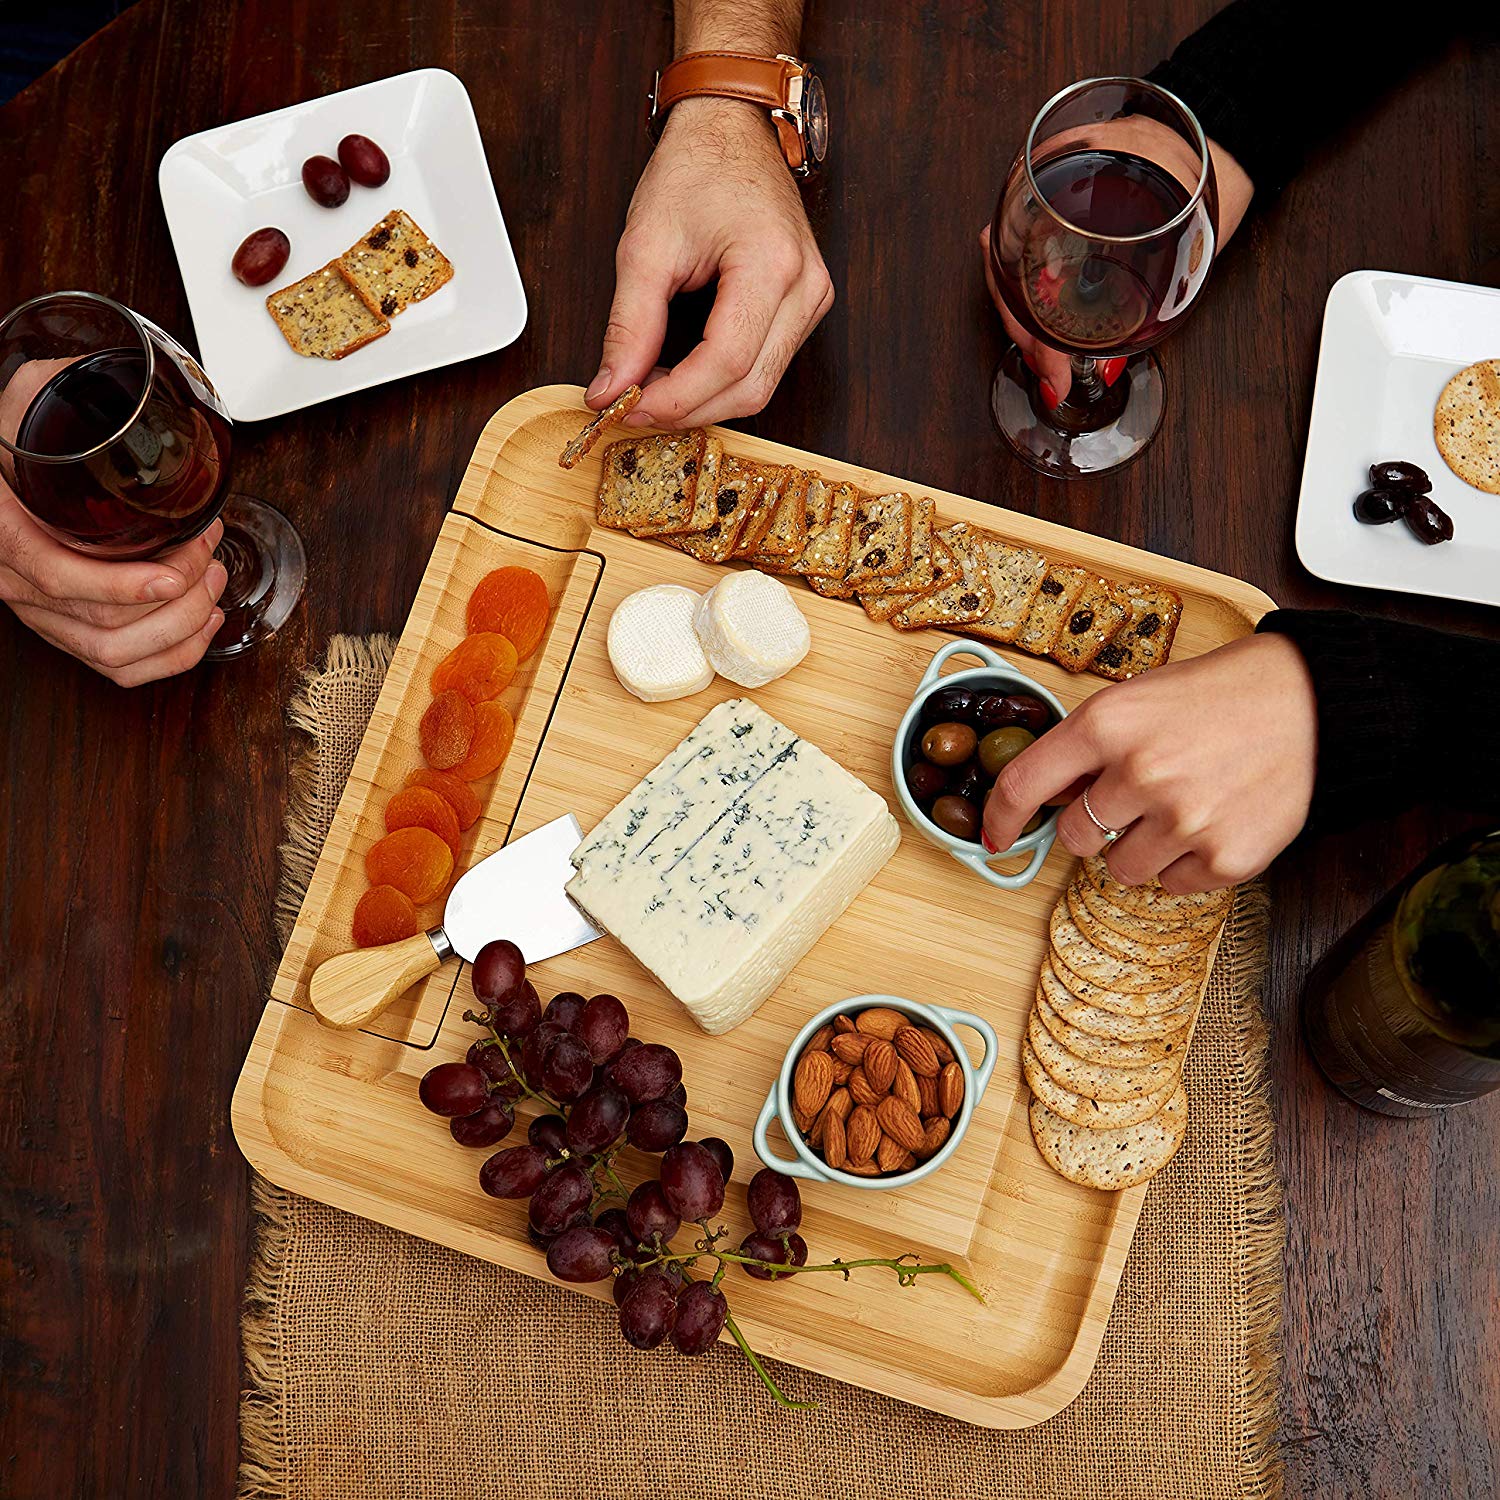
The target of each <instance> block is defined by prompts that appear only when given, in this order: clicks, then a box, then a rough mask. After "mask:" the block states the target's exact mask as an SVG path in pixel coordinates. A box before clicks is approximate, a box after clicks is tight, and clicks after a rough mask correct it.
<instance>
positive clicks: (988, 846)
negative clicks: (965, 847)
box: [979, 829, 1000, 854]
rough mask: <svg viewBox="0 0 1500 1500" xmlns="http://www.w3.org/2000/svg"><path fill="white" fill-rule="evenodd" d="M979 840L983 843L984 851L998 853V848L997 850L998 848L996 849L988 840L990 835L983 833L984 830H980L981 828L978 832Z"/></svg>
mask: <svg viewBox="0 0 1500 1500" xmlns="http://www.w3.org/2000/svg"><path fill="white" fill-rule="evenodd" d="M979 840H980V842H981V843H982V844H983V845H984V848H985V852H986V853H987V854H998V853H999V852H1000V851H999V850H998V849H997V848H996V847H995V846H994V845H993V844H992V843H991V842H990V836H989V834H987V833H985V832H984V831H983V830H982V829H981V830H980V834H979Z"/></svg>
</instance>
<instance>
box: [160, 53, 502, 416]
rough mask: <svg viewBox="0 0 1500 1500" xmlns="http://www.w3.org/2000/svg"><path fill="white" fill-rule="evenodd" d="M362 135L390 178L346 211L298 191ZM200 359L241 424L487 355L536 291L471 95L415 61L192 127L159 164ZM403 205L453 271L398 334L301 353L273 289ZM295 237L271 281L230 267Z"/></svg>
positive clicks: (360, 191) (355, 190)
mask: <svg viewBox="0 0 1500 1500" xmlns="http://www.w3.org/2000/svg"><path fill="white" fill-rule="evenodd" d="M351 133H357V134H360V135H367V136H369V137H370V139H371V140H373V141H375V142H376V143H377V144H378V145H379V146H380V147H381V148H382V149H383V150H384V151H385V153H386V155H387V156H388V157H389V158H390V162H391V175H390V179H389V180H388V181H387V182H386V183H385V184H384V186H382V187H378V188H364V187H360V186H359V185H358V184H357V183H356V184H354V185H353V186H352V187H351V188H350V190H349V198H348V201H347V202H345V203H344V204H342V205H341V206H340V207H338V208H333V209H329V208H320V207H319V206H318V205H317V204H316V203H314V202H313V200H312V199H311V198H309V197H308V195H307V192H306V190H305V189H304V188H303V186H302V163H303V162H304V161H305V160H306V159H307V158H308V157H309V156H316V155H323V156H336V155H337V152H338V143H339V141H340V140H341V139H342V138H343V137H344V136H346V135H349V134H351ZM157 178H158V183H159V185H160V188H161V198H162V205H163V207H164V208H165V209H166V215H167V226H168V228H169V229H170V230H171V233H172V244H173V247H174V248H175V250H176V252H177V262H178V265H179V266H180V268H181V270H182V280H183V284H184V286H185V287H186V288H187V296H188V306H189V307H190V308H191V310H192V315H193V327H194V329H195V330H196V332H197V335H198V347H199V352H200V356H201V358H202V362H203V365H204V368H205V369H206V370H207V371H208V373H209V375H210V376H211V377H212V379H213V382H214V384H215V385H216V386H217V387H218V390H219V392H220V394H221V395H222V396H223V397H224V400H225V402H226V403H227V405H228V407H229V412H230V415H231V416H232V417H234V419H235V420H236V421H240V422H255V421H260V420H262V419H264V418H266V417H276V416H281V415H282V414H284V413H286V412H289V411H297V410H299V409H300V408H302V407H304V406H311V405H313V404H315V403H316V402H319V401H327V400H330V399H331V398H333V397H335V396H346V395H348V394H349V393H350V392H351V391H361V390H365V389H367V388H369V387H370V386H374V385H382V384H384V383H385V382H386V381H388V380H399V379H400V378H401V377H403V376H405V375H415V374H417V373H419V372H420V371H423V370H433V369H437V368H438V367H439V366H442V365H449V364H456V363H458V362H459V361H460V360H465V359H473V358H474V357H475V356H476V355H480V354H489V353H492V352H493V351H494V350H496V349H503V348H504V347H505V346H506V345H507V344H509V343H511V342H513V341H514V340H515V339H516V338H517V337H518V336H519V334H520V332H521V330H522V329H523V328H524V327H525V326H526V293H525V290H524V289H523V287H522V286H521V273H520V271H519V269H518V268H517V266H516V258H515V254H514V252H513V251H512V250H511V245H510V238H509V236H508V235H507V234H506V232H505V221H504V219H502V217H501V215H500V204H499V202H498V201H497V200H496V197H495V187H494V184H493V183H492V182H491V181H490V173H489V167H488V165H487V164H486V162H485V157H484V144H483V142H482V141H481V140H480V137H479V124H478V122H477V121H476V120H475V118H474V106H473V104H472V103H471V102H470V99H469V95H468V91H467V90H466V89H465V88H464V86H463V84H462V83H460V82H459V81H458V79H457V78H455V77H454V76H453V74H452V73H447V72H444V71H443V70H442V69H441V68H420V69H418V70H417V71H415V72H412V73H400V74H397V75H396V76H395V77H394V78H382V79H380V80H378V81H377V82H375V83H366V84H362V85H361V86H360V87H358V88H353V89H345V90H344V91H343V92H342V93H338V94H327V95H325V96H324V97H323V98H321V99H309V100H307V101H305V102H304V103H302V104H294V105H291V106H289V107H288V108H286V109H278V110H274V111H273V112H272V113H270V114H266V115H256V116H255V117H254V118H253V119H250V120H239V121H236V122H235V123H233V124H230V125H220V126H218V127H217V128H215V129H213V130H205V131H202V132H200V133H199V134H198V135H191V136H187V137H185V138H184V139H183V140H180V141H178V142H177V143H176V144H175V145H174V146H172V147H170V148H169V150H168V151H167V153H166V155H165V156H163V157H162V159H161V166H160V168H159V170H158V173H157ZM393 208H404V209H405V210H406V211H407V213H409V214H410V215H411V216H412V218H413V219H415V220H416V221H417V223H418V224H419V225H421V227H422V228H423V229H424V230H426V232H427V234H428V235H429V236H430V237H431V239H432V241H433V243H434V244H436V245H437V247H438V249H440V250H441V251H442V252H443V254H444V255H446V256H447V257H448V259H449V260H451V261H452V262H453V265H454V276H453V279H452V280H451V281H450V282H449V283H448V284H447V285H446V286H445V287H443V288H441V289H440V290H439V291H437V292H435V293H433V295H432V296H431V297H429V298H428V299H427V300H426V301H424V302H419V303H417V304H416V305H415V306H413V307H410V308H408V309H407V310H406V311H405V312H403V313H401V314H400V315H399V316H397V317H395V318H393V319H392V320H391V331H390V332H389V333H388V334H386V335H385V337H384V338H379V339H376V340H375V342H374V343H372V344H368V345H366V347H365V348H363V349H359V350H356V351H355V352H354V353H353V354H350V355H348V356H347V357H345V358H344V359H340V360H326V359H306V358H303V357H302V356H300V355H297V354H293V353H292V351H291V349H290V348H289V347H288V345H287V342H286V340H285V339H284V338H283V337H282V336H281V332H280V330H279V329H278V328H277V327H276V324H275V323H274V322H273V321H272V319H271V315H270V314H269V313H268V312H267V311H266V306H265V299H266V296H267V295H268V294H269V293H270V292H272V291H274V290H275V289H276V288H278V287H282V286H286V285H288V284H289V283H291V282H293V281H296V280H298V279H299V278H301V277H303V276H306V275H307V274H308V273H309V272H311V271H315V270H316V269H317V268H318V267H319V266H322V265H326V264H327V263H328V262H329V261H330V260H332V259H333V258H334V257H335V256H336V255H339V254H342V252H343V251H345V250H346V249H348V248H349V246H350V245H352V244H353V243H354V242H355V240H357V239H358V238H359V237H360V236H361V235H362V234H363V233H364V232H365V231H366V230H368V229H369V228H370V227H371V226H372V225H374V224H375V223H376V222H377V221H378V220H379V219H380V218H381V217H382V216H383V215H385V214H386V213H388V212H389V211H390V210H391V209H393ZM267 225H274V226H276V227H277V228H279V229H281V230H283V231H284V232H285V233H286V235H287V236H288V237H289V238H290V240H291V242H292V253H291V259H290V260H289V261H288V262H287V265H286V269H285V270H284V271H283V272H282V273H281V275H280V276H278V277H276V278H275V279H274V280H273V281H271V282H270V283H269V284H268V285H266V286H263V287H246V286H242V285H241V284H240V283H239V282H238V281H236V280H235V279H234V276H233V275H232V274H231V272H230V269H229V264H230V260H231V259H232V257H233V255H234V252H235V250H236V248H237V247H238V245H239V243H240V241H241V240H243V239H244V238H245V236H246V235H247V234H249V233H250V232H251V231H252V230H256V229H261V228H264V227H266V226H267Z"/></svg>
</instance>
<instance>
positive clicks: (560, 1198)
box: [526, 1147, 594, 1234]
mask: <svg viewBox="0 0 1500 1500" xmlns="http://www.w3.org/2000/svg"><path fill="white" fill-rule="evenodd" d="M526 1149H529V1150H534V1149H535V1148H534V1147H528V1148H526ZM593 1196H594V1184H593V1183H592V1181H590V1179H589V1174H588V1173H587V1172H585V1171H584V1170H583V1168H582V1167H580V1166H577V1165H576V1164H575V1163H573V1162H569V1163H567V1165H565V1166H561V1167H554V1168H553V1169H552V1171H550V1172H549V1173H548V1174H547V1176H546V1178H545V1180H544V1181H543V1182H542V1185H541V1186H540V1187H539V1188H537V1190H536V1191H535V1192H534V1193H532V1195H531V1208H530V1210H529V1212H528V1215H527V1216H528V1218H529V1219H530V1220H531V1222H532V1223H533V1224H534V1225H536V1227H537V1228H538V1229H539V1230H540V1231H541V1232H542V1233H543V1234H561V1233H562V1231H563V1230H564V1229H566V1228H567V1227H568V1225H569V1224H570V1223H571V1222H573V1220H574V1216H575V1215H576V1214H577V1213H578V1211H579V1210H580V1209H582V1210H584V1211H587V1209H588V1206H589V1201H590V1199H592V1198H593Z"/></svg>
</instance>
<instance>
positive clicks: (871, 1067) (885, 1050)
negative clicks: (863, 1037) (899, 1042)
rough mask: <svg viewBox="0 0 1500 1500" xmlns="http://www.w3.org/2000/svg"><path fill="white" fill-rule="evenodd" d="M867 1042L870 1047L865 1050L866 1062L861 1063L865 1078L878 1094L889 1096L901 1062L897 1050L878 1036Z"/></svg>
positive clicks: (870, 1038)
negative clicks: (897, 1065)
mask: <svg viewBox="0 0 1500 1500" xmlns="http://www.w3.org/2000/svg"><path fill="white" fill-rule="evenodd" d="M867 1040H868V1042H869V1046H867V1047H866V1048H865V1056H864V1061H863V1062H861V1063H860V1067H862V1068H863V1069H864V1070H865V1077H866V1078H867V1079H869V1081H870V1087H871V1088H872V1089H874V1090H875V1092H876V1093H877V1094H888V1093H890V1091H891V1085H892V1084H893V1083H894V1082H895V1081H896V1063H897V1062H898V1061H899V1059H898V1058H897V1056H896V1049H895V1048H894V1047H893V1046H891V1044H890V1043H889V1042H887V1041H883V1040H882V1039H881V1038H880V1037H878V1036H872V1037H869V1038H867Z"/></svg>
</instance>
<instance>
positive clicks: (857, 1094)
mask: <svg viewBox="0 0 1500 1500" xmlns="http://www.w3.org/2000/svg"><path fill="white" fill-rule="evenodd" d="M849 1092H850V1093H851V1094H853V1095H854V1102H855V1103H856V1104H868V1105H871V1106H873V1105H876V1104H879V1103H880V1101H881V1100H882V1099H883V1098H885V1092H884V1091H882V1090H878V1089H875V1088H873V1087H872V1086H871V1084H870V1080H869V1078H868V1077H867V1076H866V1074H865V1070H864V1069H863V1068H856V1069H855V1070H854V1071H853V1072H852V1073H851V1074H850V1075H849Z"/></svg>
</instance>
